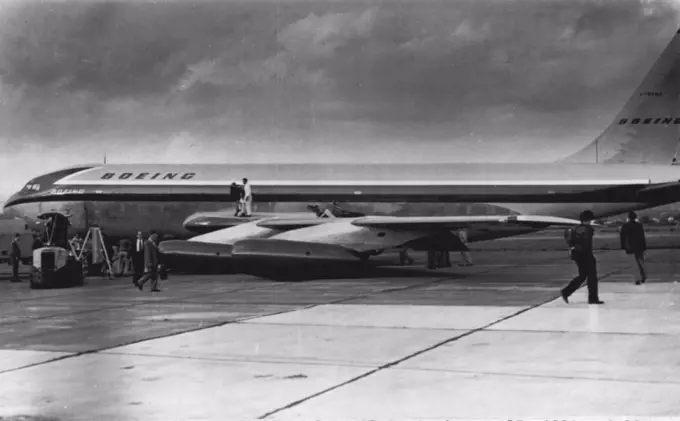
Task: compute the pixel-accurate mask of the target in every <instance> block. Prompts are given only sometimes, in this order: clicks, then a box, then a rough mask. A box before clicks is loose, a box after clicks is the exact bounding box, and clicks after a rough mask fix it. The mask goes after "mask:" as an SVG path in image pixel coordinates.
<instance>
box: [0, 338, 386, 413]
mask: <svg viewBox="0 0 680 421" xmlns="http://www.w3.org/2000/svg"><path fill="white" fill-rule="evenodd" d="M102 355H129V356H138V357H148V358H169V359H176V360H189V361H191V360H196V361H223V362H254V363H262V364H291V365H308V366H330V367H363V368H375V367H376V366H378V364H379V363H368V362H366V363H357V362H355V361H344V362H337V361H330V360H328V361H322V360H316V361H314V360H311V359H309V360H307V361H300V360H284V359H282V358H272V359H266V358H258V359H253V358H251V357H205V356H203V357H196V356H188V355H169V354H148V353H143V352H116V351H103V352H102ZM0 421H1V419H0Z"/></svg>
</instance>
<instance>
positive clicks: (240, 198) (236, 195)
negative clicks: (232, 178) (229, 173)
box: [230, 178, 253, 217]
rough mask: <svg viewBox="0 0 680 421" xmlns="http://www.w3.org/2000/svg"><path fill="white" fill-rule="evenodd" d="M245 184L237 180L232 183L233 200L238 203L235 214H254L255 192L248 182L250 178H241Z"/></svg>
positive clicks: (245, 215) (231, 193)
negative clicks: (237, 182) (240, 183)
mask: <svg viewBox="0 0 680 421" xmlns="http://www.w3.org/2000/svg"><path fill="white" fill-rule="evenodd" d="M241 181H242V182H243V185H238V184H236V182H233V183H231V191H230V196H231V200H232V201H234V202H235V203H236V213H235V214H234V216H242V217H249V216H252V214H253V193H252V191H251V189H250V184H248V179H247V178H244V179H243V180H241Z"/></svg>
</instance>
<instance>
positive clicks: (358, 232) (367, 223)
mask: <svg viewBox="0 0 680 421" xmlns="http://www.w3.org/2000/svg"><path fill="white" fill-rule="evenodd" d="M579 224H580V222H579V221H577V220H574V219H568V218H559V217H552V216H540V215H517V216H514V215H513V216H434V217H430V216H419V217H393V216H365V217H359V218H299V219H283V218H282V219H279V218H271V219H264V220H261V221H253V222H250V223H248V224H244V225H241V226H239V227H234V228H226V229H223V230H220V231H216V232H214V233H211V234H207V235H204V236H199V237H195V238H193V239H191V240H189V241H186V242H179V241H172V242H163V243H161V252H163V253H165V254H170V255H178V256H188V255H192V256H202V257H213V258H214V257H219V256H220V255H221V256H223V257H224V258H236V259H239V258H241V259H249V258H250V259H253V258H258V259H267V258H271V259H274V260H290V261H296V260H301V259H303V260H315V261H320V260H330V261H352V260H353V261H356V260H358V259H359V258H360V257H361V256H362V255H365V254H367V253H377V252H380V251H383V250H386V249H394V248H398V247H402V246H405V245H407V246H408V245H414V244H416V245H419V246H417V247H414V248H424V249H427V248H430V247H431V248H434V249H454V250H465V249H466V248H467V247H466V246H465V245H463V244H462V243H461V242H460V240H459V239H458V237H457V236H456V235H455V234H454V233H455V231H456V230H460V229H463V228H466V229H470V230H482V231H490V230H499V231H503V230H506V229H507V228H515V232H516V233H522V230H521V229H520V230H519V231H517V230H516V229H517V228H522V229H525V230H524V231H523V232H531V231H534V230H537V229H543V228H547V227H549V226H563V227H564V226H575V225H579ZM510 235H512V234H510ZM501 236H506V235H501ZM470 241H474V238H471V239H470ZM182 243H187V245H186V247H184V246H183V245H182ZM188 243H191V244H188ZM208 244H210V245H208ZM221 245H223V246H225V247H220V246H221ZM226 246H228V247H226ZM227 250H228V251H227ZM218 253H219V254H218Z"/></svg>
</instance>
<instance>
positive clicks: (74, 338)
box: [0, 250, 680, 421]
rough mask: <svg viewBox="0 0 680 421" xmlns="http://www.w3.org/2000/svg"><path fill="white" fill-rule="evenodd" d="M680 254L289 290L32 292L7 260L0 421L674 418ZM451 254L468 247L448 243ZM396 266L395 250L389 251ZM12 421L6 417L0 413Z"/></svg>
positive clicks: (540, 258) (100, 287)
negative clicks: (646, 274)
mask: <svg viewBox="0 0 680 421" xmlns="http://www.w3.org/2000/svg"><path fill="white" fill-rule="evenodd" d="M679 254H680V250H653V251H651V252H649V255H648V260H649V271H650V278H649V280H648V283H647V284H646V285H643V286H635V285H633V280H634V275H635V272H634V271H633V270H632V264H633V262H632V260H631V259H630V258H629V257H628V256H625V255H624V254H623V252H621V251H604V252H599V253H598V254H597V256H598V260H599V268H600V277H601V287H600V290H601V298H602V299H603V300H604V301H605V302H606V304H605V305H603V306H589V305H587V304H586V303H585V301H586V296H585V291H584V290H580V291H578V292H577V293H576V294H575V295H574V296H573V297H572V299H571V304H569V305H567V304H565V303H564V302H562V300H561V299H559V298H558V294H559V289H560V288H561V287H562V286H563V285H564V284H565V283H566V282H567V281H568V280H570V279H571V278H572V277H573V276H574V274H575V267H574V265H573V263H572V262H571V261H569V260H568V259H567V258H566V252H565V251H556V252H538V251H530V252H484V253H478V254H477V253H475V255H474V258H475V262H476V265H475V266H473V267H453V268H450V269H447V270H439V271H428V270H425V269H424V268H423V265H424V262H423V260H422V258H421V259H419V261H416V266H413V267H407V268H385V269H379V270H376V271H373V272H371V273H370V274H364V275H362V276H365V277H356V278H352V279H324V280H318V281H307V282H299V283H277V282H272V281H268V280H263V279H259V278H255V277H251V276H245V275H223V276H189V275H186V276H184V275H183V276H173V277H172V278H171V279H170V280H168V281H167V282H165V283H163V284H162V288H163V291H162V292H161V293H153V294H152V293H150V292H140V291H138V290H137V289H135V288H134V287H133V286H132V285H131V283H130V280H129V279H127V278H123V279H113V280H107V279H98V278H93V279H90V281H89V283H88V285H86V286H85V287H83V288H74V289H62V290H46V291H35V290H30V289H29V288H28V283H27V282H23V283H22V284H10V283H8V282H7V280H8V279H9V277H8V273H9V272H8V267H7V266H4V267H3V268H2V270H1V271H0V280H2V282H1V283H0V309H1V310H0V338H1V339H0V419H2V420H6V419H21V420H30V419H40V420H48V419H49V420H164V421H165V420H225V419H258V418H259V419H263V418H266V419H395V418H399V419H424V418H439V419H457V418H458V419H470V418H480V417H484V418H488V417H490V418H502V419H511V418H527V417H537V418H555V417H560V419H568V418H569V417H584V416H606V417H628V418H629V419H630V418H631V417H649V416H674V415H675V416H678V415H680V400H678V398H677V397H678V396H680V354H678V352H677V350H678V349H679V348H680V311H678V310H679V309H680V287H679V286H678V283H677V282H676V279H678V277H679V276H680V265H678V264H677V262H678V260H679V259H678V255H679ZM452 257H453V260H454V262H455V259H456V258H457V257H458V256H457V255H456V254H455V253H454V254H452ZM395 260H396V256H395ZM3 417H4V418H3Z"/></svg>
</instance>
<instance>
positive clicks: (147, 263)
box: [135, 231, 160, 292]
mask: <svg viewBox="0 0 680 421" xmlns="http://www.w3.org/2000/svg"><path fill="white" fill-rule="evenodd" d="M157 242H158V234H156V231H151V235H149V239H148V240H146V242H145V243H144V275H143V276H142V278H141V279H140V280H139V281H137V282H136V283H135V285H136V286H137V288H139V290H140V291H144V284H145V283H146V282H147V281H148V280H151V292H160V289H158V248H157V246H156V244H157Z"/></svg>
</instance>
